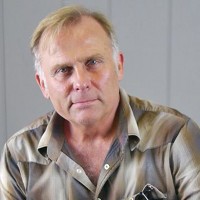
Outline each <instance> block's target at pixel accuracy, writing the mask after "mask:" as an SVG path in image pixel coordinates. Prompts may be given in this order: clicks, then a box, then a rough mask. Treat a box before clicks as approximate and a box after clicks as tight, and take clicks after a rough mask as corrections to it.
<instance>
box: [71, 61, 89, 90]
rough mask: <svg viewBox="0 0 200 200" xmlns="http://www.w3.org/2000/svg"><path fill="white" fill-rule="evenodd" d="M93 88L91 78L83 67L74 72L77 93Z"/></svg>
mask: <svg viewBox="0 0 200 200" xmlns="http://www.w3.org/2000/svg"><path fill="white" fill-rule="evenodd" d="M90 87H91V77H90V74H89V72H88V71H87V70H86V69H85V68H84V67H83V66H80V65H79V66H77V67H75V70H74V80H73V88H74V90H76V91H84V90H88V89H89V88H90Z"/></svg>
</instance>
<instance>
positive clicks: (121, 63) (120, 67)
mask: <svg viewBox="0 0 200 200" xmlns="http://www.w3.org/2000/svg"><path fill="white" fill-rule="evenodd" d="M117 67H118V80H119V81H121V80H122V78H123V76H124V55H123V53H122V52H120V53H119V55H118V66H117Z"/></svg>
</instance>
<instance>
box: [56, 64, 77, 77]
mask: <svg viewBox="0 0 200 200" xmlns="http://www.w3.org/2000/svg"><path fill="white" fill-rule="evenodd" d="M72 72H73V67H71V66H65V67H60V68H59V69H57V70H56V73H55V74H57V75H70V74H72Z"/></svg>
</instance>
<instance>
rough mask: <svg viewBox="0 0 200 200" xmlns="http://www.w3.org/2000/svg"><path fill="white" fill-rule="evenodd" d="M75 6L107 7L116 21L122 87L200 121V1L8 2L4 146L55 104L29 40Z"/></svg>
mask: <svg viewBox="0 0 200 200" xmlns="http://www.w3.org/2000/svg"><path fill="white" fill-rule="evenodd" d="M70 4H81V5H84V6H86V7H88V8H92V9H95V10H99V11H101V12H103V13H104V14H106V16H107V17H108V18H109V19H110V20H111V21H112V22H113V24H114V27H115V29H116V33H117V36H118V40H119V44H120V48H121V50H122V51H123V52H124V55H125V77H124V80H123V81H122V82H121V85H122V87H124V88H125V89H126V90H127V91H128V92H129V93H131V94H132V95H134V96H139V97H141V98H145V99H149V100H151V101H153V102H156V103H159V104H165V105H168V106H171V107H174V108H176V109H178V110H180V111H181V112H183V113H185V114H187V115H189V116H190V117H192V118H193V119H194V120H195V121H196V122H197V123H198V124H200V104H199V102H200V68H199V65H200V1H199V0H79V1H78V0H77V1H75V0H74V1H73V0H71V1H67V0H34V1H33V0H32V1H31V0H18V1H11V0H0V114H1V116H0V150H1V149H2V146H3V144H4V143H5V141H6V140H7V139H8V138H9V137H10V136H11V135H13V134H14V133H15V132H16V131H18V130H19V129H21V128H23V127H24V126H26V125H27V124H29V123H30V122H32V121H33V120H34V119H35V118H37V117H38V116H40V115H43V114H44V113H46V112H48V111H49V110H51V109H52V106H51V104H50V102H48V101H47V100H45V99H44V98H43V96H42V94H41V92H40V90H39V88H38V86H37V85H36V82H35V80H34V70H33V58H32V55H31V53H30V50H29V41H30V38H31V35H32V32H33V30H34V29H35V27H36V25H37V24H38V22H39V21H40V20H41V19H42V18H43V17H45V16H46V15H47V14H48V13H49V12H51V11H53V10H55V9H57V8H60V7H62V6H64V5H70Z"/></svg>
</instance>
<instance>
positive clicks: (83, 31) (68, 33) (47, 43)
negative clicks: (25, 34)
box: [39, 16, 111, 52]
mask: <svg viewBox="0 0 200 200" xmlns="http://www.w3.org/2000/svg"><path fill="white" fill-rule="evenodd" d="M83 40H84V42H89V41H91V40H97V41H98V42H101V43H102V44H105V43H107V44H109V45H110V44H111V39H110V38H109V36H108V34H107V33H106V32H105V30H104V28H103V27H102V26H101V25H100V24H99V22H97V21H96V20H95V19H93V18H91V17H88V16H83V17H81V19H80V20H79V21H76V22H75V23H71V24H66V25H64V26H63V27H62V28H60V29H59V30H57V31H46V32H45V33H44V34H43V35H42V37H41V40H40V44H39V51H40V52H41V51H46V50H50V49H52V47H53V46H54V47H55V45H56V46H62V44H63V43H65V44H67V45H68V46H70V42H71V43H72V42H73V43H79V44H81V42H83Z"/></svg>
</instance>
